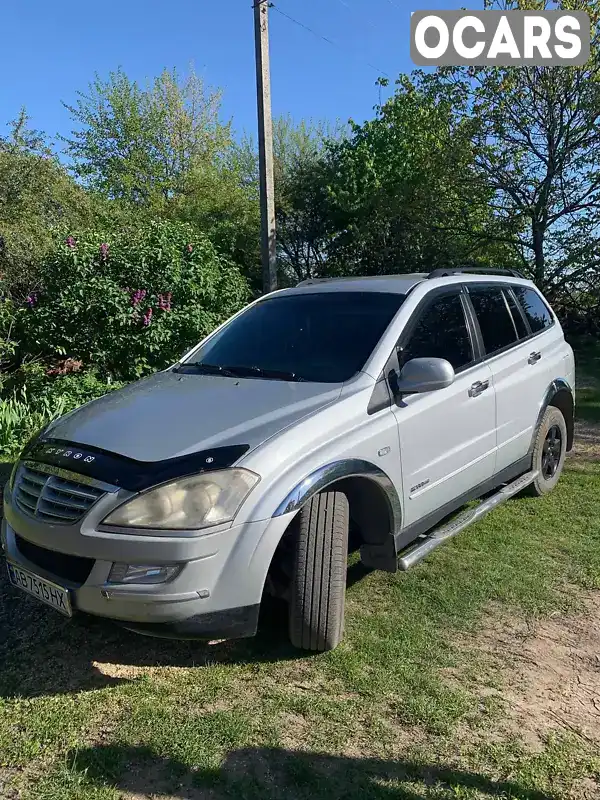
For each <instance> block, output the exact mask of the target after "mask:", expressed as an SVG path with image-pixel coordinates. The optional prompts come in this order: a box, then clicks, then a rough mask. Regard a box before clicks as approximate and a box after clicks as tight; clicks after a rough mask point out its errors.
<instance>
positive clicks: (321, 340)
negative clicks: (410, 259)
mask: <svg viewBox="0 0 600 800" xmlns="http://www.w3.org/2000/svg"><path fill="white" fill-rule="evenodd" d="M403 301H404V295H401V294H384V293H379V292H323V293H320V294H319V293H315V292H310V293H306V294H291V295H279V296H275V297H271V298H268V299H266V300H263V301H261V302H259V303H257V304H256V305H254V306H251V307H250V308H248V309H247V310H246V311H245V312H244V313H243V314H241V315H240V316H239V317H237V318H236V319H234V320H232V321H231V322H230V323H229V324H228V325H226V326H225V327H224V328H223V329H222V330H221V331H220V332H219V333H217V334H216V335H215V336H214V337H212V339H210V340H209V341H208V342H207V343H206V344H205V345H204V346H203V347H201V348H200V349H199V350H196V352H195V353H194V354H193V355H192V356H191V358H190V359H188V361H187V362H186V364H185V368H186V370H187V369H194V368H197V369H198V370H199V371H204V372H206V373H208V374H218V375H224V376H226V377H257V378H266V379H271V380H301V381H313V382H317V383H342V382H344V381H347V380H348V379H349V378H351V377H352V376H353V375H355V374H356V373H357V372H359V370H361V369H362V367H363V366H364V364H365V363H366V361H367V359H368V358H369V356H370V355H371V353H372V352H373V349H374V348H375V345H376V344H377V342H378V341H379V339H380V338H381V336H382V335H383V333H384V332H385V330H386V328H387V327H388V325H389V324H390V322H391V321H392V319H393V318H394V316H395V315H396V313H397V312H398V310H399V308H400V306H401V305H402V303H403Z"/></svg>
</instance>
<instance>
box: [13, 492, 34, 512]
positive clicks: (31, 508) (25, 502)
mask: <svg viewBox="0 0 600 800" xmlns="http://www.w3.org/2000/svg"><path fill="white" fill-rule="evenodd" d="M17 502H18V503H19V505H21V506H25V508H27V509H29V511H33V513H34V514H35V508H36V505H37V501H35V502H34V503H32V504H31V505H30V501H29V500H26V499H25V498H24V497H23V496H21V497H17Z"/></svg>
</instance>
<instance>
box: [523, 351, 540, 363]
mask: <svg viewBox="0 0 600 800" xmlns="http://www.w3.org/2000/svg"><path fill="white" fill-rule="evenodd" d="M541 358H542V354H541V353H532V354H531V355H530V356H529V358H528V359H527V363H528V364H537V362H538V361H540V360H541Z"/></svg>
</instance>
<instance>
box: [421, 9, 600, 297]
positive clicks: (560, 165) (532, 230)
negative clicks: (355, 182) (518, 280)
mask: <svg viewBox="0 0 600 800" xmlns="http://www.w3.org/2000/svg"><path fill="white" fill-rule="evenodd" d="M486 7H487V8H499V9H503V10H504V9H505V10H512V9H516V8H528V9H538V10H543V9H550V8H551V9H556V8H560V9H564V10H574V9H577V10H585V11H587V12H588V13H589V14H590V17H591V20H592V55H591V58H590V60H589V61H588V63H587V64H586V65H585V66H583V67H518V68H516V67H509V68H479V67H476V68H466V67H452V68H443V69H438V70H437V71H436V72H435V73H430V74H425V73H420V74H417V75H416V76H415V83H416V85H417V86H418V87H419V89H420V90H421V91H423V92H425V93H426V94H427V95H428V96H429V97H430V98H432V100H433V101H434V102H436V103H442V104H449V105H450V107H451V108H452V114H453V118H454V119H455V120H456V124H460V123H462V122H466V123H467V124H468V126H469V129H470V131H471V133H470V146H471V148H472V151H473V153H474V158H475V164H476V168H477V171H478V173H479V174H480V175H481V176H482V177H483V178H484V179H485V180H486V182H487V184H488V186H489V187H490V189H491V191H492V193H493V194H492V198H491V207H492V209H493V211H494V215H495V218H496V219H497V221H498V222H499V224H500V225H501V226H502V227H503V228H504V230H508V231H509V232H510V235H509V236H508V241H509V243H510V245H511V248H512V250H513V253H514V254H515V256H516V257H518V258H519V260H520V262H521V268H522V269H524V270H526V272H527V273H528V274H529V275H530V276H531V277H532V278H533V279H534V280H535V281H536V283H537V284H538V285H539V286H540V287H541V288H542V289H544V290H546V291H547V292H550V293H551V294H553V295H555V296H558V295H560V294H561V293H563V294H564V293H565V292H566V291H567V290H569V291H571V290H573V289H575V292H576V294H577V293H578V292H579V291H580V289H581V287H582V285H585V283H586V282H589V280H590V278H591V275H592V272H595V275H596V276H598V274H599V272H598V270H599V268H600V250H599V233H600V213H599V212H600V8H599V6H598V4H597V2H587V0H562V2H558V3H555V2H547V1H546V0H528V1H527V2H524V1H523V0H521V1H519V0H487V2H486ZM578 287H579V288H578Z"/></svg>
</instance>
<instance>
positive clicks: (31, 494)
mask: <svg viewBox="0 0 600 800" xmlns="http://www.w3.org/2000/svg"><path fill="white" fill-rule="evenodd" d="M19 491H20V492H23V494H28V495H29V497H31V498H32V499H33V501H34V503H37V499H38V497H39V496H40V493H39V492H36V491H35V489H28V488H27V484H26V483H25V481H23V483H21V485H20V486H19Z"/></svg>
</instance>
